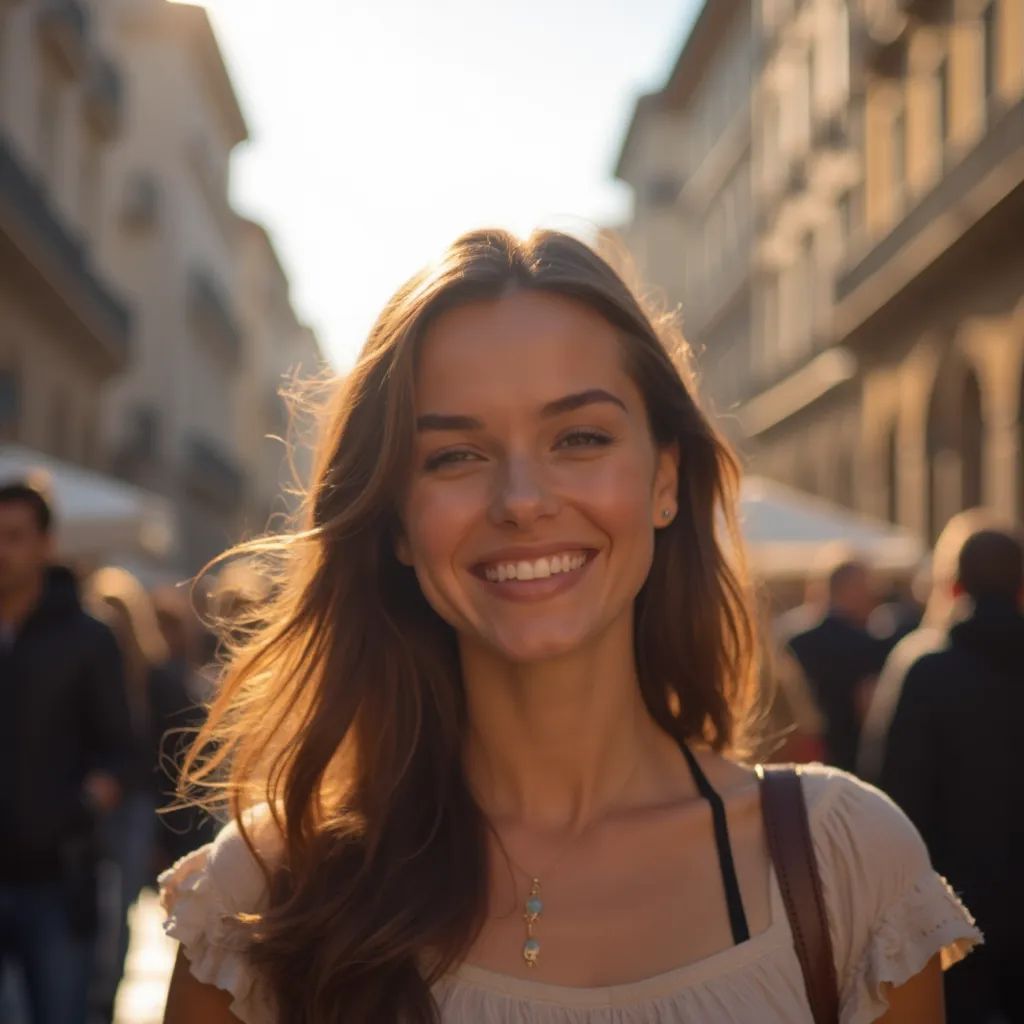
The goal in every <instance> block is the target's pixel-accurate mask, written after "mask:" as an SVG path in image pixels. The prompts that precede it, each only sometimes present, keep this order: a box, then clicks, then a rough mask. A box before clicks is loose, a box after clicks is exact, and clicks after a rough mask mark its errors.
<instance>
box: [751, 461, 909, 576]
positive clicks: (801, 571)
mask: <svg viewBox="0 0 1024 1024" xmlns="http://www.w3.org/2000/svg"><path fill="white" fill-rule="evenodd" d="M740 517H741V528H742V531H743V536H744V538H745V539H746V542H747V549H748V551H749V553H750V559H751V563H752V567H753V569H754V570H755V572H756V573H757V575H758V576H760V577H761V578H763V579H778V578H783V577H804V576H806V575H807V573H808V571H809V570H811V569H812V567H813V565H814V563H815V560H816V557H817V556H818V555H819V554H820V553H821V552H822V551H823V550H824V549H826V548H827V547H829V546H832V545H836V546H839V545H842V546H845V547H848V548H849V549H850V550H851V551H852V552H854V553H856V554H857V555H858V556H860V557H863V558H864V559H865V560H866V561H867V562H868V563H869V564H870V565H871V566H873V567H874V568H876V569H879V570H882V571H886V572H899V573H904V572H912V571H913V570H914V569H915V568H916V567H917V566H918V565H919V564H920V562H921V559H922V558H923V557H924V555H925V546H924V544H923V543H922V541H921V538H920V537H918V536H917V534H915V533H913V532H912V531H910V530H907V529H905V528H903V527H900V526H893V525H892V524H891V523H886V522H882V521H881V520H877V519H872V518H870V517H868V516H863V515H860V514H858V513H856V512H852V511H850V510H849V509H846V508H843V507H842V506H840V505H834V504H832V502H829V501H826V500H824V499H823V498H819V497H817V496H815V495H812V494H806V493H804V492H803V491H798V490H795V489H794V488H792V487H787V486H786V485H785V484H780V483H777V482H775V481H774V480H768V479H767V478H765V477H759V476H748V477H746V478H745V479H744V481H743V484H742V487H741V491H740Z"/></svg>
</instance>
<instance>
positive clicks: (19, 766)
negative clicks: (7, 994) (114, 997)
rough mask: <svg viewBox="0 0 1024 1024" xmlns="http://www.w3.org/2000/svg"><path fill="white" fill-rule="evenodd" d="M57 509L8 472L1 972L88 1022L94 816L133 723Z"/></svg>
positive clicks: (75, 1020) (3, 507)
mask: <svg viewBox="0 0 1024 1024" xmlns="http://www.w3.org/2000/svg"><path fill="white" fill-rule="evenodd" d="M52 519H53V517H52V512H51V509H50V506H49V504H48V503H47V501H46V499H45V498H44V496H43V495H42V494H41V493H40V492H39V491H38V490H36V489H35V488H33V487H30V486H28V485H26V484H24V483H20V482H14V483H9V484H5V485H3V486H0V679H2V684H3V685H2V692H3V697H4V713H3V716H2V718H0V778H2V779H3V786H0V821H2V822H3V827H4V838H3V841H2V842H0V976H2V973H3V971H2V968H3V966H4V961H13V962H14V963H15V964H16V966H17V968H18V969H19V970H20V973H21V974H22V975H23V978H24V982H25V990H26V995H27V999H28V1004H29V1010H30V1014H31V1019H32V1021H33V1022H34V1024H81V1022H83V1021H84V1020H85V1018H86V1003H87V990H88V982H89V974H90V969H91V962H92V953H93V942H94V938H95V933H96V925H97V907H96V826H97V822H98V820H99V819H101V818H102V817H103V816H104V815H106V814H109V813H110V812H111V811H113V810H114V809H115V808H116V807H117V805H118V803H119V802H120V799H121V794H122V791H123V784H124V777H125V774H126V770H127V763H128V759H129V757H130V749H131V731H130V727H129V719H128V708H127V702H126V699H125V690H124V684H123V679H122V665H121V658H120V656H119V653H118V648H117V644H116V642H115V640H114V637H113V635H112V634H111V632H110V630H109V629H108V628H107V627H106V626H105V625H103V624H102V623H100V622H98V621H97V620H96V619H94V618H92V617H91V616H89V615H87V614H86V613H85V612H84V611H83V610H82V607H81V604H80V603H79V599H78V593H77V588H76V584H75V580H74V578H73V577H72V575H71V574H70V572H68V571H67V570H66V569H64V568H61V567H58V566H54V565H51V560H52V558H53V553H54V543H53V531H52Z"/></svg>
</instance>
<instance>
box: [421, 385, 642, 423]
mask: <svg viewBox="0 0 1024 1024" xmlns="http://www.w3.org/2000/svg"><path fill="white" fill-rule="evenodd" d="M598 402H610V403H611V404H612V405H617V406H618V407H619V408H620V409H622V410H623V411H624V412H625V411H628V410H626V403H625V402H623V401H622V399H621V398H616V397H615V395H613V394H612V393H611V392H610V391H605V390H604V388H588V389H587V390H586V391H577V392H576V393H574V394H571V395H564V396H563V397H562V398H556V399H554V401H551V402H548V403H547V404H546V405H544V406H543V407H542V408H541V410H540V414H541V416H542V417H543V418H544V419H549V418H550V417H552V416H561V415H562V414H564V413H567V412H574V411H575V410H576V409H582V408H583V407H584V406H586V405H594V404H595V403H598ZM483 429H484V425H483V422H482V421H481V420H478V419H477V418H476V417H475V416H463V415H459V414H457V413H440V412H425V413H423V415H422V416H417V417H416V430H417V431H427V430H483Z"/></svg>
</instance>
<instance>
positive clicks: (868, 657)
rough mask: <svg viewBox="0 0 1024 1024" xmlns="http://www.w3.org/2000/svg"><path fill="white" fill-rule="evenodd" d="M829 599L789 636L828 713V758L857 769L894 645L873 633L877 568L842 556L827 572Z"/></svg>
mask: <svg viewBox="0 0 1024 1024" xmlns="http://www.w3.org/2000/svg"><path fill="white" fill-rule="evenodd" d="M824 582H825V594H826V600H827V605H826V608H825V612H824V614H823V615H822V616H821V618H820V619H819V621H818V622H817V623H815V624H814V625H813V626H811V627H810V628H809V629H805V630H804V631H803V632H798V633H796V634H795V635H793V636H791V637H789V638H788V641H787V644H786V645H787V647H788V649H789V650H790V651H791V652H792V654H793V656H794V657H795V658H796V660H797V661H798V662H799V663H800V667H801V668H802V669H803V673H804V676H805V677H806V680H807V683H808V686H809V687H810V690H811V693H812V694H813V696H814V699H815V701H816V702H817V705H818V708H819V710H820V712H821V715H822V717H823V719H824V736H823V740H824V756H825V761H826V763H828V764H832V765H835V766H836V767H838V768H844V769H846V770H847V771H852V770H853V767H854V761H855V760H856V754H857V741H858V738H859V735H860V726H861V721H862V720H863V716H864V713H865V711H866V709H867V706H868V702H869V700H870V693H871V688H872V687H873V685H874V683H875V680H876V678H877V676H878V673H879V671H880V670H881V668H882V664H883V663H884V661H885V656H886V654H887V653H888V650H889V649H888V646H887V644H886V643H885V641H883V640H880V639H878V638H877V637H874V636H871V634H870V633H868V631H867V628H866V627H867V621H868V617H869V616H870V614H871V611H872V609H873V608H874V606H875V595H874V591H873V589H872V583H871V573H870V571H869V569H868V567H867V565H865V564H864V562H862V561H860V560H859V559H857V558H852V557H849V556H846V557H843V558H840V560H839V561H838V562H837V563H835V564H833V565H832V566H831V567H830V568H829V569H828V570H827V571H826V572H825V574H824Z"/></svg>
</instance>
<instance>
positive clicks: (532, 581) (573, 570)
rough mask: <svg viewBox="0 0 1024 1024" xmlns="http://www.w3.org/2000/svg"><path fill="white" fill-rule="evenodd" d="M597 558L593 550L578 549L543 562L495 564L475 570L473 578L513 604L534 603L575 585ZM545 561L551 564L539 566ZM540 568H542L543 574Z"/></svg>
mask: <svg viewBox="0 0 1024 1024" xmlns="http://www.w3.org/2000/svg"><path fill="white" fill-rule="evenodd" d="M596 555H597V552H596V551H594V550H593V549H579V548H575V549H566V550H565V551H562V552H556V553H554V554H553V555H547V556H542V557H541V558H539V559H518V560H517V561H515V562H512V561H506V560H499V561H492V562H487V563H481V564H480V565H479V566H476V567H474V572H473V575H474V576H476V577H477V579H479V580H480V581H481V582H482V583H483V585H484V586H485V587H486V588H487V589H488V590H489V591H491V592H492V593H494V594H495V595H497V596H499V597H503V598H507V599H508V600H512V601H532V600H537V599H540V598H547V597H552V596H554V595H555V594H560V593H562V592H563V591H565V590H568V589H569V588H570V587H573V586H575V585H576V583H578V582H579V580H580V579H581V578H582V576H583V575H584V574H585V573H586V571H587V570H588V568H589V567H590V565H591V564H592V563H593V561H594V558H595V557H596ZM556 560H557V562H556ZM542 561H546V562H547V564H546V565H544V564H540V565H538V563H542ZM552 563H555V564H554V565H553V564H552ZM537 568H539V569H540V573H539V574H538V573H537V572H536V570H537ZM524 570H525V571H524ZM545 570H547V571H546V574H545ZM552 570H553V571H552ZM510 572H511V575H510Z"/></svg>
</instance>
